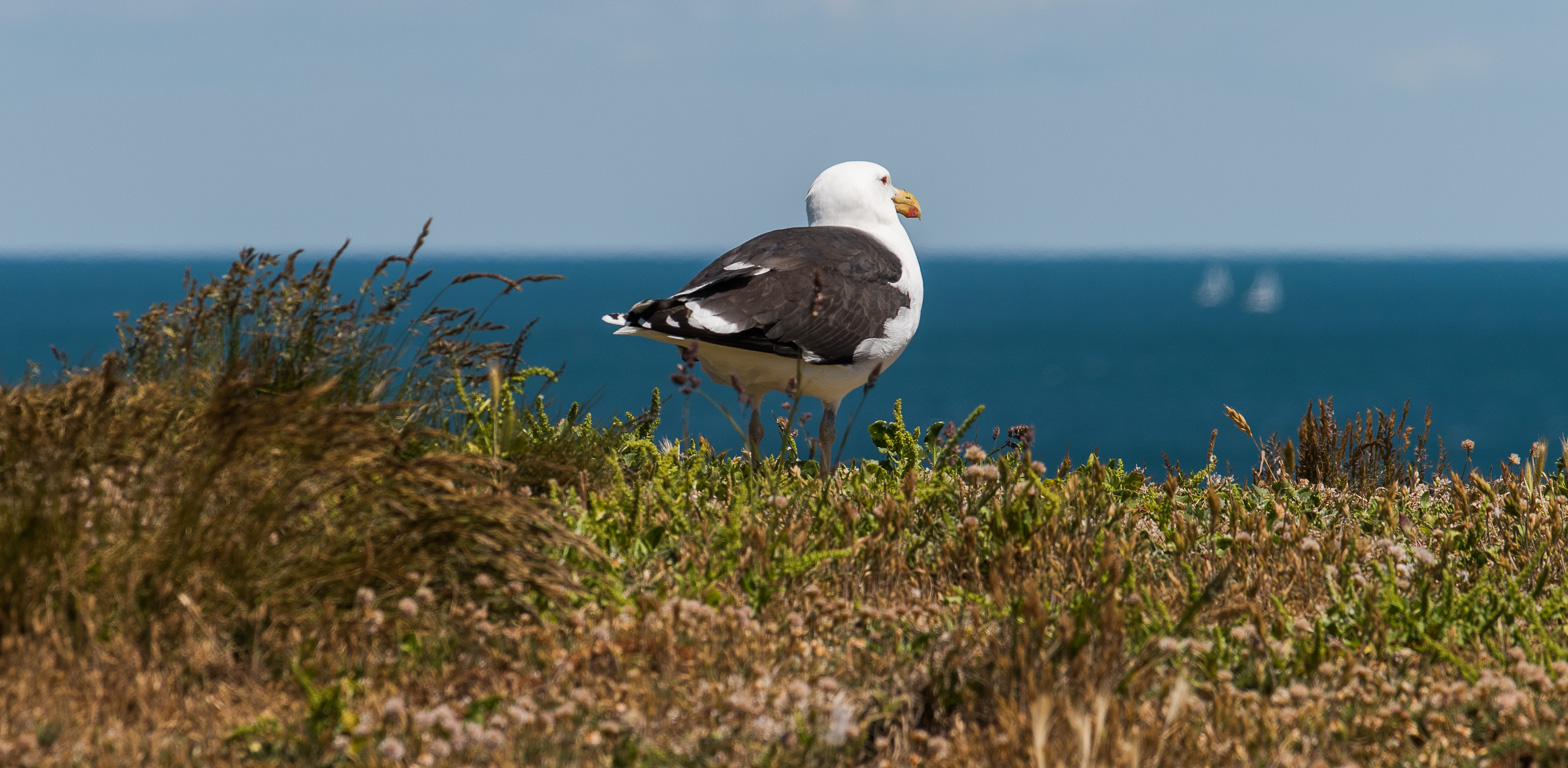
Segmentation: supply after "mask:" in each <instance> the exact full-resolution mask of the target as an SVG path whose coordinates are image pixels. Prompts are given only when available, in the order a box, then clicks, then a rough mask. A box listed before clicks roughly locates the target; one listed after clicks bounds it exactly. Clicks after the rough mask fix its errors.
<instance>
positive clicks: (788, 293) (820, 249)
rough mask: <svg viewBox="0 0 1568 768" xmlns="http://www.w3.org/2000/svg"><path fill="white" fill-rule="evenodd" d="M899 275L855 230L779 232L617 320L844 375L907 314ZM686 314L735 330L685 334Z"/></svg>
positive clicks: (878, 244)
mask: <svg viewBox="0 0 1568 768" xmlns="http://www.w3.org/2000/svg"><path fill="white" fill-rule="evenodd" d="M903 272H904V268H903V264H902V263H901V262H900V261H899V260H898V256H897V255H895V254H894V253H893V252H892V251H891V250H889V249H888V247H887V246H885V245H883V244H882V241H880V240H878V239H876V237H874V236H872V235H870V234H867V233H866V232H864V231H862V230H859V229H855V228H853V227H792V228H789V229H779V230H774V231H772V232H768V233H766V234H763V235H759V236H757V237H755V238H752V239H751V240H748V241H746V242H745V243H742V244H741V245H740V246H738V247H736V248H735V249H734V250H731V251H730V252H729V253H726V254H724V255H723V256H720V257H719V258H718V259H717V260H715V261H714V262H713V263H712V264H709V265H708V266H707V267H705V268H704V269H703V270H702V271H701V272H698V273H697V276H696V277H694V278H692V279H691V282H689V283H687V284H686V286H685V287H684V288H682V289H681V290H680V292H678V293H676V294H675V295H674V296H672V297H670V298H668V299H651V300H649V301H643V302H639V303H638V304H637V305H636V306H635V307H632V310H631V311H630V312H628V313H626V316H625V319H626V323H627V325H632V326H637V327H642V328H649V329H652V330H656V331H659V332H660V333H665V334H668V335H671V336H679V337H684V338H689V339H696V340H698V341H700V342H702V343H705V344H720V345H723V346H728V347H737V348H740V349H749V350H753V351H757V352H766V353H769V354H774V355H779V356H781V357H789V358H804V359H805V360H806V361H807V362H809V363H815V364H824V365H844V364H848V363H852V362H854V361H855V349H856V348H857V347H859V346H860V344H861V343H862V342H863V341H865V340H866V339H874V338H880V337H881V336H882V334H883V327H884V325H885V324H886V323H887V321H888V320H889V319H890V318H892V317H893V316H895V315H896V314H897V313H898V311H899V309H901V308H904V307H908V306H909V305H910V298H909V294H907V293H904V292H903V291H902V290H899V289H898V288H895V287H894V286H893V283H895V282H897V281H898V279H899V278H900V277H901V276H902V275H903ZM688 304H696V305H697V306H698V307H700V308H701V310H703V312H704V314H708V313H711V314H712V315H714V316H716V317H717V318H719V319H720V320H722V321H723V322H724V323H725V324H727V325H731V326H735V327H737V330H735V331H734V332H730V333H720V332H715V331H711V330H706V329H701V328H696V327H694V326H692V324H691V315H692V310H691V308H690V307H688V306H687V305H688Z"/></svg>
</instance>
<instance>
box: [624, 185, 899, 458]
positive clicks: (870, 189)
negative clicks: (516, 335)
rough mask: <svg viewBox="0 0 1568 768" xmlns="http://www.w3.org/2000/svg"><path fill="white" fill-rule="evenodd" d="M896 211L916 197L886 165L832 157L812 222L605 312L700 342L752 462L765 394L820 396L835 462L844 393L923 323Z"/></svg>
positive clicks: (756, 241)
mask: <svg viewBox="0 0 1568 768" xmlns="http://www.w3.org/2000/svg"><path fill="white" fill-rule="evenodd" d="M900 216H903V217H905V218H914V219H918V218H920V202H919V201H918V200H916V199H915V197H914V196H913V195H911V194H909V193H908V192H905V191H904V190H902V189H899V188H897V187H895V186H893V182H892V178H891V176H890V175H889V174H888V171H887V169H886V168H883V167H882V166H880V165H877V164H876V163H869V162H864V161H852V162H847V163H839V164H838V165H835V166H833V167H831V168H828V169H827V170H825V171H823V172H822V174H821V175H819V176H817V180H816V181H815V182H813V183H812V184H811V190H810V191H808V192H807V193H806V221H807V224H808V225H807V226H804V227H789V228H787V229H776V230H773V231H772V232H768V233H765V234H762V235H758V236H757V237H754V238H752V239H750V240H748V241H746V242H744V243H742V244H741V245H740V246H738V247H736V248H734V249H733V250H731V251H730V252H728V253H726V254H724V255H723V256H720V257H719V258H718V259H717V260H716V261H714V262H713V263H712V264H709V265H708V266H707V267H706V268H704V269H703V270H702V271H701V272H698V273H697V276H696V277H693V278H692V279H691V282H688V283H687V284H686V285H685V287H683V288H681V289H680V290H679V291H676V292H675V295H673V296H670V297H669V298H667V299H648V300H646V301H640V302H637V303H636V304H635V305H633V306H632V308H631V310H630V311H627V312H620V313H614V314H608V315H605V316H604V317H603V320H604V321H605V322H606V323H609V324H611V325H615V326H618V328H617V329H616V331H615V333H616V334H617V335H622V334H625V335H631V336H644V337H647V338H650V339H654V340H656V341H662V342H665V343H668V344H675V345H678V346H680V347H682V348H683V349H690V348H693V347H695V353H696V356H697V359H698V361H699V362H701V363H702V367H703V369H704V370H705V371H707V373H708V378H710V379H712V380H713V381H714V382H715V383H718V384H720V385H722V386H734V387H735V388H737V389H738V390H740V394H741V397H742V399H743V400H745V401H746V402H747V403H748V404H749V405H750V406H751V423H750V424H749V425H748V430H747V438H748V442H749V443H750V445H749V448H750V449H751V455H752V458H753V460H754V461H755V460H756V457H757V455H758V449H759V446H760V445H761V443H762V417H761V415H760V410H761V405H762V400H763V398H764V397H765V396H766V395H767V394H768V393H769V392H786V393H798V394H799V395H802V396H806V397H814V398H817V399H818V400H821V401H822V421H821V423H820V426H819V427H818V432H817V440H818V445H819V446H820V447H821V451H822V463H823V466H825V467H827V468H828V469H829V470H831V469H832V467H833V463H832V456H831V450H832V448H831V446H832V445H833V440H834V439H835V438H836V437H837V433H836V432H835V430H834V420H835V416H836V415H837V413H838V407H839V403H840V402H842V401H843V399H844V396H845V395H848V394H849V393H850V392H852V391H854V390H855V389H857V388H859V387H862V386H864V385H865V384H866V383H867V382H868V381H871V380H873V378H874V377H876V376H880V375H881V373H882V372H883V371H886V370H887V368H888V366H891V365H892V364H893V362H894V361H895V360H897V359H898V356H899V355H900V354H903V352H904V348H905V347H907V346H909V340H910V339H912V338H914V335H915V329H916V328H918V327H919V326H920V305H921V301H922V299H923V298H924V293H925V290H924V286H923V284H922V283H921V280H920V262H919V261H917V260H916V259H915V247H914V244H913V243H911V242H910V241H909V234H908V233H906V232H905V231H904V226H903V223H902V222H900V221H899V217H900Z"/></svg>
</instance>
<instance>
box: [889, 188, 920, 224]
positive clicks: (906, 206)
mask: <svg viewBox="0 0 1568 768" xmlns="http://www.w3.org/2000/svg"><path fill="white" fill-rule="evenodd" d="M893 210H895V211H898V215H900V216H903V217H904V218H906V219H918V218H920V201H919V200H916V199H915V196H914V195H911V194H909V193H908V192H905V191H904V190H902V189H894V190H893Z"/></svg>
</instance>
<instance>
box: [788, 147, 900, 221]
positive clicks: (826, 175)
mask: <svg viewBox="0 0 1568 768" xmlns="http://www.w3.org/2000/svg"><path fill="white" fill-rule="evenodd" d="M899 216H905V217H908V218H912V219H918V218H920V202H919V201H918V200H916V199H915V197H914V195H911V194H909V193H908V192H905V191H904V190H902V189H899V188H898V187H895V186H893V180H892V177H891V176H890V175H888V172H887V169H886V168H883V167H882V166H880V165H877V164H876V163H868V162H865V161H864V160H853V161H850V162H847V163H839V164H838V165H835V166H833V167H831V168H829V169H827V170H825V171H823V172H822V174H821V175H819V176H817V180H816V181H814V182H812V183H811V191H810V192H807V193H806V220H807V222H809V223H810V224H811V226H814V227H816V226H824V225H833V226H841V227H857V228H860V229H866V230H878V229H883V228H887V227H898V228H899V229H900V230H902V229H903V227H902V226H899V223H898V217H899Z"/></svg>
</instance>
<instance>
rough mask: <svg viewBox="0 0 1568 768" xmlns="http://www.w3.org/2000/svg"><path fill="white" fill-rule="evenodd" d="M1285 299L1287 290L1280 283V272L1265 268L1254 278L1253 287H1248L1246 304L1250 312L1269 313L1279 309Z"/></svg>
mask: <svg viewBox="0 0 1568 768" xmlns="http://www.w3.org/2000/svg"><path fill="white" fill-rule="evenodd" d="M1284 300H1285V291H1284V288H1283V286H1282V285H1281V284H1280V280H1279V273H1278V272H1275V271H1274V270H1272V269H1265V270H1263V271H1261V272H1259V273H1258V276H1257V277H1255V278H1253V280H1252V287H1251V288H1248V289H1247V298H1246V300H1245V305H1246V307H1247V311H1248V312H1258V313H1261V314H1268V313H1270V312H1273V311H1275V310H1277V309H1279V305H1280V303H1281V302H1283V301H1284Z"/></svg>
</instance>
